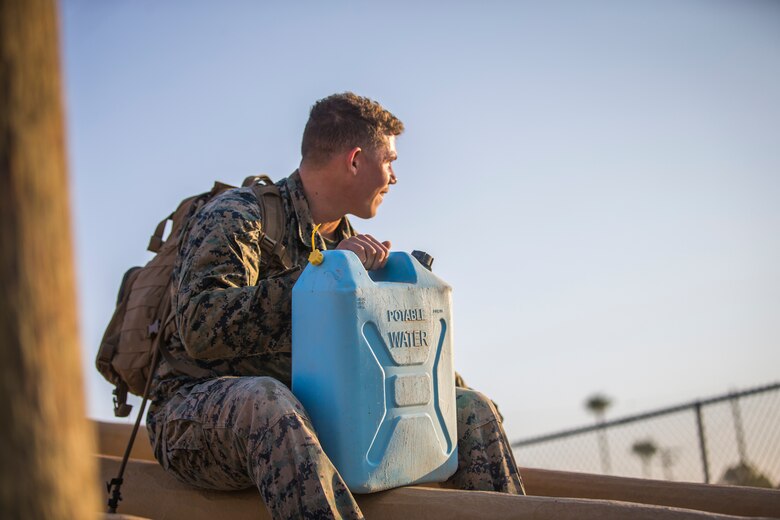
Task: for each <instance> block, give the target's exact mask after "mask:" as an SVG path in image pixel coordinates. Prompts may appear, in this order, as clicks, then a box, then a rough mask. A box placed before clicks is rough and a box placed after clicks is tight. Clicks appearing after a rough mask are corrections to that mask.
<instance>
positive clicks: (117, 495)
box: [106, 335, 162, 513]
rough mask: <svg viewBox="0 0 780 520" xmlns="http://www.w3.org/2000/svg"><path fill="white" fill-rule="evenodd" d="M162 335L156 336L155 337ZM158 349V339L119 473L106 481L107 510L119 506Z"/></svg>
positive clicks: (113, 509)
mask: <svg viewBox="0 0 780 520" xmlns="http://www.w3.org/2000/svg"><path fill="white" fill-rule="evenodd" d="M160 337H162V335H159V336H157V338H160ZM159 351H160V341H159V339H158V341H157V342H156V348H155V349H154V353H153V354H152V366H151V367H150V369H149V377H148V378H147V379H146V386H145V387H144V395H143V400H142V401H141V408H140V409H139V410H138V417H137V418H136V420H135V425H134V426H133V431H132V433H131V434H130V439H129V440H128V441H127V448H125V454H124V456H123V457H122V464H121V465H120V466H119V473H117V476H116V477H114V478H112V479H111V480H110V481H108V482H106V489H107V490H108V512H109V513H116V508H117V507H119V502H120V501H121V500H122V492H121V487H122V482H124V474H125V468H126V467H127V461H128V459H129V458H130V452H131V451H132V450H133V444H135V437H136V435H137V434H138V428H139V427H140V426H141V417H143V415H144V410H145V409H146V402H147V401H148V400H149V392H150V390H151V388H152V379H154V373H155V371H156V370H157V361H158V359H159V357H158V356H157V354H158V352H159Z"/></svg>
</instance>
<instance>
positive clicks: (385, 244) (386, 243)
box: [382, 240, 392, 249]
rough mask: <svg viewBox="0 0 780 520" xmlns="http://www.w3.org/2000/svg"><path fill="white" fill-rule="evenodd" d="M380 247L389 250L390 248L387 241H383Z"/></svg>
mask: <svg viewBox="0 0 780 520" xmlns="http://www.w3.org/2000/svg"><path fill="white" fill-rule="evenodd" d="M382 245H383V246H385V247H386V248H387V249H390V246H391V245H392V244H391V243H390V241H389V240H385V241H384V242H382Z"/></svg>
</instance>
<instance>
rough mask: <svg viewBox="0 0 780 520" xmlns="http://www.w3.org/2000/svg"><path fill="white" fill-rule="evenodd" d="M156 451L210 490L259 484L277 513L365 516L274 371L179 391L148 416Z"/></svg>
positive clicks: (170, 467)
mask: <svg viewBox="0 0 780 520" xmlns="http://www.w3.org/2000/svg"><path fill="white" fill-rule="evenodd" d="M147 428H148V430H149V436H150V437H151V439H152V445H153V446H154V452H155V456H156V457H157V460H158V461H159V462H160V464H162V466H163V467H164V468H165V469H166V470H167V471H168V472H170V473H172V474H173V475H175V476H176V477H177V478H179V479H180V480H182V481H184V482H186V483H189V484H193V485H196V486H199V487H203V488H207V489H244V488H248V487H251V486H253V485H255V486H257V488H258V489H259V490H260V494H261V496H262V498H263V501H264V502H265V504H266V506H267V507H268V510H269V512H270V513H271V516H272V518H275V519H280V518H290V519H292V518H295V519H297V518H311V519H330V518H350V519H351V518H363V515H362V513H361V512H360V508H359V507H358V505H357V503H356V502H355V499H354V498H353V497H352V495H351V493H350V492H349V490H348V489H347V487H346V486H345V484H344V482H343V481H342V479H341V477H340V476H339V475H338V473H337V471H336V469H335V468H334V467H333V464H331V462H330V460H329V459H328V457H327V456H326V455H325V453H324V452H323V451H322V448H321V447H320V443H319V440H318V439H317V437H316V435H315V433H314V429H313V428H312V425H311V423H310V421H309V418H308V416H307V415H306V412H305V411H304V409H303V407H302V406H301V404H300V403H299V402H298V400H297V399H296V398H295V397H294V396H293V395H292V393H291V392H290V390H289V389H288V388H287V387H286V386H284V385H283V384H281V383H280V382H279V381H277V380H275V379H272V378H270V377H238V378H237V377H222V378H218V379H212V380H209V381H207V382H205V383H201V384H198V385H195V386H194V387H193V388H192V389H191V390H190V391H189V392H185V391H180V392H179V393H177V394H176V395H175V396H173V398H172V399H170V400H169V401H168V402H167V403H166V404H165V405H164V406H162V407H160V408H159V409H158V411H157V413H156V414H153V415H150V416H149V420H148V422H147Z"/></svg>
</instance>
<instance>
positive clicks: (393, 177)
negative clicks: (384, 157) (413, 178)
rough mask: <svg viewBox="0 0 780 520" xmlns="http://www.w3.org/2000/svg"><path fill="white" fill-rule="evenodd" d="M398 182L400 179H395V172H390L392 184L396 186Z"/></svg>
mask: <svg viewBox="0 0 780 520" xmlns="http://www.w3.org/2000/svg"><path fill="white" fill-rule="evenodd" d="M396 182H398V179H396V177H395V172H390V184H395V183H396Z"/></svg>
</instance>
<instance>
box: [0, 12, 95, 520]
mask: <svg viewBox="0 0 780 520" xmlns="http://www.w3.org/2000/svg"><path fill="white" fill-rule="evenodd" d="M58 29H59V28H58V20H57V9H56V5H55V3H54V2H53V1H51V0H17V1H15V0H0V517H2V518H9V519H16V518H24V519H32V520H37V519H44V518H45V519H61V518H62V519H65V518H67V519H81V518H94V517H96V516H97V512H98V503H97V497H96V495H95V491H96V489H95V483H96V474H95V468H94V462H93V449H92V448H93V445H94V440H93V438H92V436H93V432H92V430H91V429H90V427H89V425H88V423H87V421H86V418H85V415H84V402H83V401H84V399H83V397H84V396H83V388H82V379H81V373H80V372H81V369H80V365H81V364H80V361H79V345H78V330H77V323H76V299H75V288H74V281H73V280H74V276H73V260H72V249H71V233H70V214H69V201H68V185H67V175H66V166H65V163H66V159H65V142H64V124H63V114H62V112H63V111H62V99H61V97H62V89H61V85H60V71H59V49H58V47H59V45H58V44H59V30H58Z"/></svg>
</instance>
